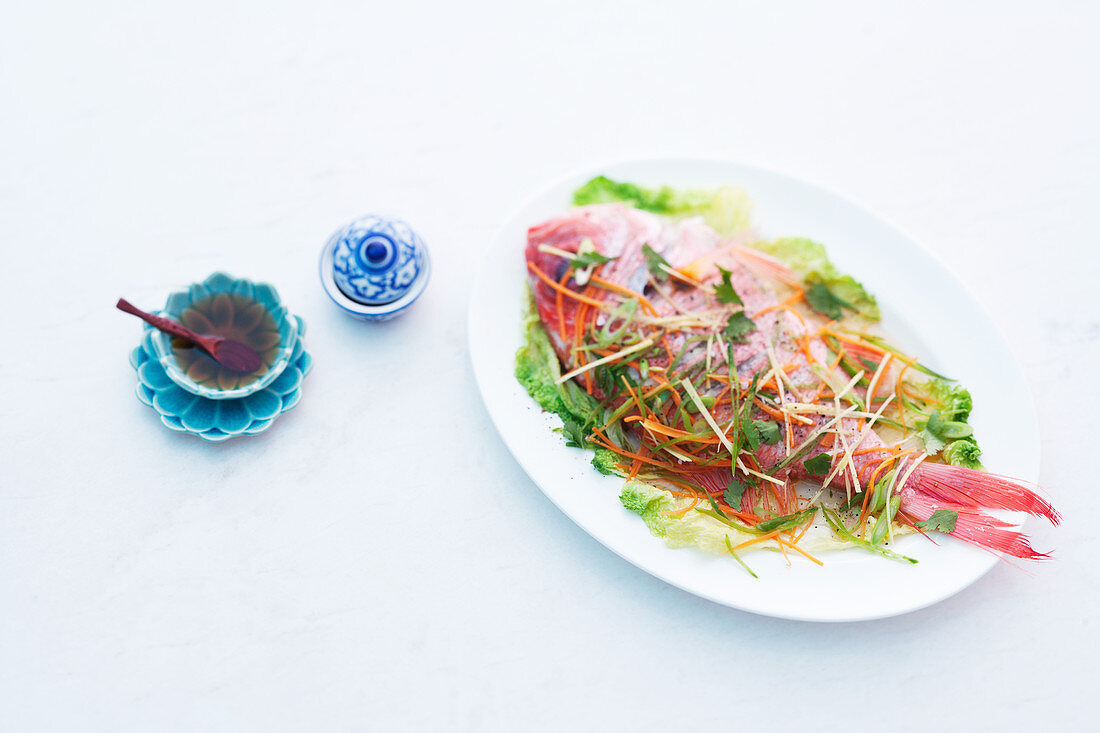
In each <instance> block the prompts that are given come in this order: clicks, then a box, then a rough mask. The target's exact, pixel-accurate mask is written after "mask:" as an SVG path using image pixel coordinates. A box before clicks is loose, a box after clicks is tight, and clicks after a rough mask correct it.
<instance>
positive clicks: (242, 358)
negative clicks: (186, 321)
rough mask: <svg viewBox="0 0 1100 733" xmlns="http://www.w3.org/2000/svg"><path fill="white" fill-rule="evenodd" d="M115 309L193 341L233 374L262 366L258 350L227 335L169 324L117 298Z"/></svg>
mask: <svg viewBox="0 0 1100 733" xmlns="http://www.w3.org/2000/svg"><path fill="white" fill-rule="evenodd" d="M115 307H116V308H118V309H119V310H120V311H123V312H125V313H131V314H133V315H135V316H137V317H138V318H140V319H141V320H143V321H145V322H146V323H148V324H150V325H152V326H154V327H156V328H159V329H160V330H161V331H164V332H165V333H170V334H172V335H173V336H179V337H180V338H181V339H185V340H187V341H190V342H191V343H193V344H194V345H195V346H198V347H199V348H200V349H202V350H203V351H204V352H206V353H207V354H209V355H210V358H211V359H213V360H214V361H216V362H218V363H219V364H221V365H222V366H223V367H225V368H226V369H228V370H229V371H231V372H238V373H240V374H248V373H250V372H254V371H256V370H257V369H259V368H260V365H261V364H262V363H263V360H262V359H260V355H259V354H258V353H257V352H256V350H255V349H253V348H252V347H250V346H248V345H246V344H242V343H241V342H240V341H233V340H231V339H227V338H226V337H225V336H201V335H199V334H197V333H195V332H194V331H192V330H191V329H189V328H184V327H183V326H181V325H180V324H178V323H176V322H175V321H170V320H168V319H167V318H161V317H160V316H154V315H153V314H152V313H146V312H145V311H143V310H141V309H140V308H137V307H136V306H134V305H131V304H130V303H129V302H128V301H126V300H124V299H122V298H119V299H118V303H116V304H115Z"/></svg>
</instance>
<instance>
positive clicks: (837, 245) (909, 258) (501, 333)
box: [469, 159, 1039, 621]
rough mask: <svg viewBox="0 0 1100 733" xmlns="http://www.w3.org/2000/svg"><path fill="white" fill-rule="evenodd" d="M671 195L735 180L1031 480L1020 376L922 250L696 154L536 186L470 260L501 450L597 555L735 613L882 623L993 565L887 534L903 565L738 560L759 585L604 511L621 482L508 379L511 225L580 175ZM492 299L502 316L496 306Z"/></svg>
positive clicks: (1026, 401) (548, 207)
mask: <svg viewBox="0 0 1100 733" xmlns="http://www.w3.org/2000/svg"><path fill="white" fill-rule="evenodd" d="M599 174H604V175H607V176H609V177H611V178H615V179H622V180H626V181H632V182H636V183H642V184H649V185H660V184H669V185H673V186H711V185H719V184H727V183H728V184H734V185H742V186H744V187H745V188H746V190H747V191H748V193H749V195H750V196H751V197H752V199H753V201H754V203H755V209H754V211H753V220H754V222H755V224H756V227H757V229H758V230H759V231H760V233H761V234H762V235H763V236H765V237H768V238H770V237H777V236H805V237H810V238H812V239H815V240H817V241H819V242H822V243H823V244H824V245H825V246H826V248H827V250H828V252H829V255H830V257H831V258H832V259H833V261H834V262H835V263H836V265H837V267H838V268H840V270H841V271H843V272H848V273H851V274H852V275H853V276H855V278H856V279H857V280H859V281H860V282H862V283H864V284H865V285H866V286H867V288H868V289H869V290H871V292H873V293H875V295H876V296H877V297H878V299H879V304H880V306H881V308H882V314H883V326H884V327H885V329H886V330H887V332H889V333H891V334H892V335H893V336H894V339H895V341H896V342H897V343H899V345H901V346H902V347H904V348H905V349H906V350H907V351H908V352H909V353H910V354H912V355H914V356H918V357H919V358H920V359H921V360H922V361H923V362H924V363H926V364H929V365H930V366H932V367H933V368H934V369H936V370H938V371H940V372H941V373H945V374H948V375H949V376H951V377H954V378H955V379H958V380H959V381H960V382H961V383H962V384H963V385H965V386H966V387H967V388H968V389H969V390H970V391H971V393H972V395H973V397H974V404H975V409H974V413H973V416H972V418H971V424H972V425H973V426H974V430H975V434H976V435H977V437H978V441H979V443H980V444H981V446H982V448H983V450H984V451H985V453H984V455H983V461H984V463H985V465H986V466H987V468H989V469H990V470H993V471H996V472H998V473H1002V474H1007V475H1010V476H1014V477H1017V478H1020V479H1024V480H1027V481H1035V480H1037V479H1038V475H1039V455H1038V447H1037V446H1038V445H1039V440H1038V427H1037V425H1036V419H1035V414H1034V410H1033V408H1032V405H1031V399H1030V396H1029V394H1028V390H1027V386H1026V384H1025V382H1024V379H1023V375H1022V374H1021V373H1020V369H1019V367H1018V366H1017V365H1016V363H1015V361H1014V360H1013V358H1012V354H1011V353H1010V352H1009V349H1008V347H1007V345H1006V344H1005V342H1004V340H1003V339H1002V338H1001V336H1000V334H999V333H998V332H997V329H996V327H995V326H994V325H993V323H992V322H991V320H990V319H989V317H988V316H987V315H986V314H985V312H984V311H983V310H982V309H981V307H980V306H979V305H978V304H977V303H976V302H975V301H974V299H973V298H972V297H971V296H970V293H969V292H967V290H966V288H965V287H964V286H963V284H962V283H961V282H959V281H958V280H957V279H956V278H955V277H954V276H952V275H951V273H949V272H948V271H947V269H946V268H945V267H944V266H943V265H941V264H940V263H939V262H938V261H937V260H936V259H935V258H934V257H933V256H932V255H931V254H930V253H929V252H927V251H925V250H924V249H922V248H921V247H920V246H919V245H918V244H917V243H916V242H914V241H913V240H912V239H911V238H910V237H908V236H906V235H905V234H903V233H902V232H900V231H898V230H897V229H896V228H894V227H893V226H891V225H890V224H888V223H886V222H885V221H883V220H882V219H881V218H880V217H878V216H876V215H875V214H872V213H871V212H869V211H867V210H866V209H864V208H861V207H860V206H857V205H856V204H853V203H852V202H850V201H848V200H846V199H844V198H841V197H840V196H838V195H836V194H833V193H830V192H828V191H825V190H823V189H821V188H818V187H817V186H814V185H811V184H809V183H805V182H803V181H799V180H796V179H793V178H789V177H787V176H784V175H780V174H777V173H773V172H770V171H766V170H762V169H759V168H752V167H748V166H744V165H738V164H734V163H727V162H719V161H711V160H682V159H669V160H640V161H632V162H627V163H620V164H615V165H609V166H605V167H603V168H599V169H593V170H591V171H586V172H583V173H579V174H576V175H573V176H569V177H568V178H565V179H563V180H561V181H558V182H557V183H555V184H553V185H551V186H550V187H549V188H547V189H546V190H544V191H543V192H542V193H540V194H538V195H537V196H535V197H534V198H532V199H531V200H530V201H529V202H528V203H527V204H525V205H524V206H522V207H521V208H520V209H519V210H518V211H516V212H515V213H514V214H512V216H510V217H509V218H508V220H507V222H505V224H504V226H503V227H502V228H501V229H500V230H499V232H498V233H497V235H496V237H495V239H494V240H493V242H492V244H491V245H490V247H489V251H488V252H487V253H486V256H485V258H484V259H483V260H482V263H481V270H480V273H479V277H478V281H477V283H476V284H475V287H474V290H473V295H472V298H471V302H470V312H469V338H470V356H471V359H472V361H473V367H474V372H475V374H476V376H477V382H478V386H479V388H480V390H481V395H482V397H483V399H484V400H485V405H486V407H487V408H488V410H489V414H490V415H491V416H492V419H493V422H494V423H495V424H496V427H497V429H498V430H499V431H500V434H501V436H502V437H503V438H504V442H505V443H506V444H507V446H508V449H509V450H510V451H511V452H512V455H514V456H515V458H516V460H517V461H519V463H520V465H521V466H523V468H524V470H526V471H527V474H528V475H529V476H530V477H531V478H532V479H533V480H534V482H535V483H536V484H537V485H538V487H539V488H540V489H542V491H543V492H544V493H545V494H546V495H547V496H548V497H549V498H550V500H551V501H553V502H554V503H555V504H556V505H557V506H558V507H559V508H560V509H561V510H562V511H563V512H565V513H566V515H568V516H569V518H570V519H572V520H573V521H574V522H576V523H577V524H578V525H580V526H581V527H582V528H583V529H584V530H585V531H586V532H588V533H589V534H590V535H592V536H593V537H595V538H596V539H597V540H598V541H600V542H601V543H603V544H604V545H605V546H607V547H608V548H609V549H611V550H612V551H614V552H615V553H617V554H618V555H620V556H621V557H623V558H624V559H626V560H628V561H630V562H631V563H633V564H634V565H637V566H638V567H639V568H641V569H642V570H645V571H646V572H648V573H651V574H652V575H655V576H656V577H658V578H661V579H662V580H664V581H666V582H668V583H671V584H672V585H675V586H678V587H680V588H682V589H684V590H686V591H688V592H690V593H694V594H696V595H698V596H702V597H703V598H708V599H710V600H712V601H715V602H717V603H722V604H725V605H727V606H732V607H733V608H738V609H741V610H744V611H751V612H753V613H759V614H764V615H768V616H776V617H781V618H790V619H800V620H812V621H856V620H863V619H874V618H882V617H886V616H893V615H897V614H900V613H905V612H907V611H913V610H916V609H919V608H923V607H925V606H928V605H931V604H933V603H936V602H938V601H941V600H943V599H945V598H947V597H949V596H951V595H953V594H954V593H957V592H958V591H960V590H962V589H963V588H965V587H967V586H968V585H970V584H971V583H973V582H974V581H975V580H977V579H978V578H980V577H981V576H982V575H984V574H985V573H986V572H987V571H988V570H989V569H990V568H991V567H992V566H993V565H994V563H996V562H997V556H996V555H994V554H992V553H989V552H985V551H983V550H980V549H977V548H974V547H971V546H969V545H967V544H965V543H963V542H959V541H957V540H955V539H954V538H951V537H944V538H943V539H942V540H940V542H939V544H938V545H937V544H933V543H932V542H930V541H929V540H927V539H925V538H923V537H921V536H919V535H915V536H908V537H904V538H901V539H900V540H899V541H898V542H897V545H896V549H897V551H898V552H901V553H903V554H905V555H909V556H911V557H915V558H917V559H919V560H920V563H919V564H917V565H910V564H908V563H900V562H895V561H891V560H887V559H884V558H880V557H878V556H875V555H871V554H869V553H865V552H863V551H860V550H858V549H852V550H844V551H839V552H828V553H823V555H822V557H821V559H822V560H823V561H824V563H825V565H824V567H818V566H817V565H814V564H812V563H810V562H809V561H807V560H804V559H802V558H800V557H794V558H792V560H791V563H792V564H791V566H790V567H788V566H787V565H786V563H785V561H784V559H783V558H782V557H781V556H779V555H778V554H776V553H771V552H758V553H750V554H747V555H746V556H745V559H746V561H747V562H748V563H749V564H750V566H751V567H752V568H753V570H754V571H755V572H756V574H757V575H758V576H760V579H759V580H755V579H753V578H752V577H750V576H749V575H748V574H747V573H745V571H744V570H742V569H741V568H740V567H739V566H738V565H737V563H735V562H733V559H732V558H729V557H720V556H711V555H707V554H704V553H702V552H700V551H697V550H694V549H690V548H688V549H676V550H673V549H669V548H668V547H666V546H665V544H664V542H663V541H662V540H661V539H659V538H657V537H654V536H652V535H651V534H650V533H649V530H648V529H647V528H646V526H645V524H644V523H643V522H642V521H641V520H640V519H639V518H638V516H637V515H635V514H632V513H630V512H628V511H626V510H625V509H623V507H622V505H621V504H620V503H619V498H618V497H619V491H620V489H621V487H622V483H623V482H622V480H621V479H618V478H615V477H610V476H603V475H601V474H599V473H597V472H596V470H595V469H594V468H592V466H591V465H590V464H589V460H590V458H591V456H592V454H591V452H590V451H581V450H578V449H576V448H567V447H566V446H565V443H564V440H563V439H562V437H561V436H560V435H559V434H557V433H554V432H551V429H552V428H553V427H555V426H560V421H559V420H558V418H556V417H552V416H549V415H547V414H545V413H542V412H541V411H540V410H539V408H538V406H537V405H535V403H534V402H533V401H532V400H531V399H530V397H528V395H527V394H526V392H524V390H523V388H522V387H521V386H520V385H519V384H518V383H517V382H516V380H515V378H514V377H513V374H512V370H513V366H514V357H515V353H516V350H517V349H518V348H519V347H520V344H521V334H520V320H521V316H522V308H523V303H524V299H525V297H526V295H525V288H526V283H527V277H526V266H525V261H524V256H523V250H524V246H525V244H526V241H527V240H526V236H527V228H528V227H530V226H532V225H534V224H537V223H539V222H541V221H543V220H545V219H547V218H549V217H551V216H554V215H556V214H560V213H562V212H564V211H566V210H567V209H568V208H569V206H570V203H571V196H572V192H573V190H574V189H576V188H577V187H578V186H580V185H581V184H583V183H584V182H585V181H586V180H588V179H589V178H591V177H592V176H595V175H599ZM501 304H505V305H507V306H511V307H501Z"/></svg>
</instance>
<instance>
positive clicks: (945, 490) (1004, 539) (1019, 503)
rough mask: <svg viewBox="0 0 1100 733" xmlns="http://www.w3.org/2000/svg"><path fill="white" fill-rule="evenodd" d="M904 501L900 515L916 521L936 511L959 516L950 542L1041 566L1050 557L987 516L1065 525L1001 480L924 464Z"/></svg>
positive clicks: (1035, 498)
mask: <svg viewBox="0 0 1100 733" xmlns="http://www.w3.org/2000/svg"><path fill="white" fill-rule="evenodd" d="M901 495H902V504H901V508H902V511H904V512H905V513H906V514H907V515H909V516H911V517H913V518H914V519H917V520H926V519H928V518H929V517H931V516H932V513H933V512H935V511H936V510H937V509H942V510H947V511H952V512H955V513H956V521H955V529H954V530H952V531H951V532H950V534H951V536H952V537H957V538H958V539H960V540H963V541H965V542H969V543H971V544H973V545H977V546H978V547H982V548H985V549H989V550H993V551H995V552H1002V553H1004V554H1006V555H1011V556H1012V557H1018V558H1022V559H1025V560H1042V559H1046V558H1049V557H1050V554H1049V553H1045V552H1038V551H1037V550H1035V549H1034V548H1033V547H1032V546H1031V542H1030V540H1029V539H1028V537H1027V535H1025V534H1023V533H1022V532H1019V531H1017V530H1016V529H1014V528H1013V527H1014V525H1012V524H1009V523H1008V522H1005V521H1002V520H1000V519H997V518H996V517H992V516H990V515H989V514H987V513H985V510H989V509H993V510H996V509H1004V510H1009V511H1017V512H1026V513H1028V514H1031V515H1032V516H1037V517H1044V518H1045V519H1048V520H1049V521H1050V522H1051V523H1052V524H1058V523H1059V522H1061V521H1062V518H1061V516H1060V515H1059V514H1058V512H1057V511H1056V510H1055V509H1054V507H1052V506H1051V505H1050V503H1049V502H1047V501H1046V500H1045V499H1043V498H1042V497H1041V496H1039V495H1038V494H1036V493H1035V492H1034V491H1031V490H1030V489H1028V488H1027V487H1025V486H1022V485H1020V484H1019V483H1016V482H1014V481H1011V480H1009V479H1007V478H1005V477H1003V476H998V475H996V474H991V473H986V472H985V471H975V470H973V469H969V468H964V467H962V466H948V465H943V464H937V463H925V464H922V465H921V467H920V469H919V470H918V471H917V472H916V473H915V474H914V475H913V477H912V479H911V480H910V481H908V482H907V483H906V486H905V488H904V489H903V490H902V493H901Z"/></svg>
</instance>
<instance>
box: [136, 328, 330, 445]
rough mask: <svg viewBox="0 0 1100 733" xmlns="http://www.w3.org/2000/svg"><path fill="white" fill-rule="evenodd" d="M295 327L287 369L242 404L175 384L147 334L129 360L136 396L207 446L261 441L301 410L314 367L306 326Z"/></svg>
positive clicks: (173, 426)
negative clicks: (285, 416) (242, 438)
mask: <svg viewBox="0 0 1100 733" xmlns="http://www.w3.org/2000/svg"><path fill="white" fill-rule="evenodd" d="M290 318H292V319H293V320H294V321H295V323H294V329H295V334H296V335H295V339H294V343H293V344H292V345H291V349H290V355H289V357H288V360H287V364H286V366H285V367H284V368H283V369H282V370H281V372H280V373H279V374H278V375H277V376H276V377H275V378H274V379H273V380H271V381H270V382H269V383H268V384H267V385H265V386H264V387H263V388H261V389H258V390H256V391H254V392H252V393H251V394H249V395H248V396H246V397H242V398H238V399H210V398H207V397H202V396H200V395H197V394H194V393H192V392H189V391H187V390H185V389H183V388H182V387H180V386H179V385H178V384H176V382H175V381H173V380H172V379H171V378H170V377H169V376H168V373H167V372H166V371H165V369H164V367H162V366H161V363H160V360H159V358H158V357H157V356H156V352H155V348H154V339H155V334H156V333H158V332H156V331H152V330H147V331H146V332H145V334H144V336H143V338H142V340H141V344H140V345H139V346H138V347H137V348H135V349H134V350H133V352H131V354H130V363H131V364H132V365H133V367H134V369H135V370H137V375H138V385H137V396H138V399H139V400H141V401H142V402H143V403H145V404H146V405H149V406H150V407H152V408H153V409H154V410H156V411H157V413H158V414H159V415H160V420H161V422H162V423H164V425H165V426H167V427H168V428H169V429H171V430H175V431H177V432H181V433H191V434H193V435H197V436H198V437H200V438H202V439H203V440H209V441H214V442H218V441H223V440H228V439H229V438H232V437H235V436H238V435H256V434H257V433H262V432H263V431H265V430H267V429H268V428H269V427H271V425H272V423H274V422H275V418H277V417H278V416H279V415H281V414H282V413H284V412H286V411H287V410H289V409H291V408H292V407H294V406H295V405H297V404H298V401H299V400H300V399H301V397H302V391H301V386H302V380H303V379H304V378H305V375H306V374H308V373H309V371H310V369H311V368H312V367H313V359H312V358H311V357H310V355H309V352H307V351H306V350H305V344H304V343H303V342H302V334H304V333H305V322H304V321H303V320H302V319H301V318H298V317H297V316H290Z"/></svg>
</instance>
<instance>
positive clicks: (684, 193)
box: [573, 176, 752, 236]
mask: <svg viewBox="0 0 1100 733" xmlns="http://www.w3.org/2000/svg"><path fill="white" fill-rule="evenodd" d="M607 203H625V204H630V205H631V206H633V207H635V208H637V209H645V210H646V211H652V212H653V213H655V214H662V215H664V216H674V217H681V216H701V217H703V219H704V221H706V223H707V224H709V225H710V226H711V228H713V229H714V230H715V231H716V232H718V233H719V234H721V235H723V236H729V235H731V234H733V233H734V232H738V231H742V230H745V229H748V228H749V223H750V214H751V211H752V200H751V199H749V197H748V194H746V193H745V191H744V189H741V188H735V187H733V186H721V187H719V188H672V187H671V186H661V187H659V188H647V187H645V186H639V185H637V184H634V183H626V182H624V181H613V180H611V179H610V178H607V177H605V176H597V177H596V178H593V179H592V180H590V181H589V182H588V183H586V184H584V185H583V186H581V187H580V188H578V189H577V190H576V191H574V192H573V205H574V206H587V205H588V204H607Z"/></svg>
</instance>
